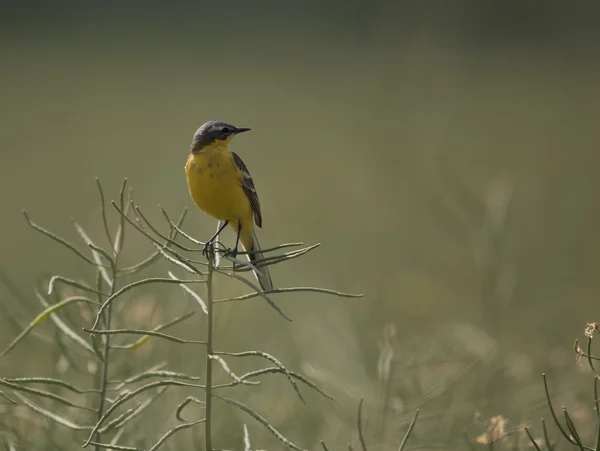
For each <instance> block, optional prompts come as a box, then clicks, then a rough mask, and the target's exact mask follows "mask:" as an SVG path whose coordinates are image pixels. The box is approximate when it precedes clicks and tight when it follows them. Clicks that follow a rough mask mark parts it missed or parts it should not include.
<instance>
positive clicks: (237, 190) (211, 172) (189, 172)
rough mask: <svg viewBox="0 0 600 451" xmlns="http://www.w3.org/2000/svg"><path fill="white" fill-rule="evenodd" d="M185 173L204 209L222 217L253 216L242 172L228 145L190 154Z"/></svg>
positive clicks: (224, 219) (218, 217)
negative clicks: (242, 181) (243, 185)
mask: <svg viewBox="0 0 600 451" xmlns="http://www.w3.org/2000/svg"><path fill="white" fill-rule="evenodd" d="M185 176H186V178H187V182H188V187H189V190H190V195H191V196H192V199H193V200H194V203H195V204H196V205H197V206H198V208H200V209H201V210H203V211H204V212H206V213H208V214H209V215H211V216H213V217H214V218H216V219H219V220H222V221H235V220H238V219H242V220H247V219H248V218H252V206H251V205H250V201H249V200H248V197H247V196H246V193H245V192H244V190H243V188H242V184H241V180H242V174H241V173H240V171H239V169H238V167H237V166H236V164H235V162H234V161H233V157H232V155H231V152H230V151H229V150H228V149H227V148H226V147H224V146H208V147H206V148H204V149H202V151H200V152H199V153H197V154H190V156H189V157H188V160H187V163H186V165H185Z"/></svg>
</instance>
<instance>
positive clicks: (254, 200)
mask: <svg viewBox="0 0 600 451" xmlns="http://www.w3.org/2000/svg"><path fill="white" fill-rule="evenodd" d="M231 154H232V155H233V161H234V162H235V164H236V166H237V167H238V168H239V170H240V171H241V172H242V174H243V176H244V178H243V179H242V188H244V192H245V193H246V196H248V199H249V200H250V204H251V205H252V211H253V212H254V222H256V225H257V226H258V227H262V214H261V212H260V201H259V200H258V194H257V192H256V188H255V187H254V180H252V176H251V175H250V171H248V168H247V167H246V165H245V164H244V161H243V160H242V159H241V158H240V156H239V155H238V154H237V153H235V152H231Z"/></svg>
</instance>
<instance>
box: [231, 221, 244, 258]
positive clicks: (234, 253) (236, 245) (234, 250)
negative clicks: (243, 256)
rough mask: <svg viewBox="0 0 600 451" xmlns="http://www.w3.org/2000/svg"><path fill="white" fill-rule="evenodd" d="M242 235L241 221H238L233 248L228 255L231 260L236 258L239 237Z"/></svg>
mask: <svg viewBox="0 0 600 451" xmlns="http://www.w3.org/2000/svg"><path fill="white" fill-rule="evenodd" d="M241 233H242V221H241V220H238V228H237V237H236V238H235V247H234V248H233V249H232V250H231V251H229V255H231V256H232V257H233V258H235V257H237V253H238V246H239V245H240V235H241Z"/></svg>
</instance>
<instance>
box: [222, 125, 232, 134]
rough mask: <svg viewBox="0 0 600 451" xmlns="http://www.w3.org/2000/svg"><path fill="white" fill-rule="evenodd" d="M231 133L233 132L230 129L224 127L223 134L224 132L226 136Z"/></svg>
mask: <svg viewBox="0 0 600 451" xmlns="http://www.w3.org/2000/svg"><path fill="white" fill-rule="evenodd" d="M230 131H231V130H229V128H228V127H223V128H222V129H221V132H223V133H225V134H227V133H229V132H230Z"/></svg>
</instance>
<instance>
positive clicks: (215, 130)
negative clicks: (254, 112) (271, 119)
mask: <svg viewBox="0 0 600 451" xmlns="http://www.w3.org/2000/svg"><path fill="white" fill-rule="evenodd" d="M248 130H250V129H249V128H241V127H236V126H235V125H231V124H228V123H227V122H223V121H209V122H207V123H206V124H204V125H202V126H201V127H200V128H199V129H198V130H196V133H194V139H193V140H192V152H199V151H201V150H202V149H203V148H204V147H206V146H208V145H210V144H215V143H217V144H219V143H221V144H229V142H230V141H231V139H232V138H233V137H234V136H235V135H237V134H238V133H243V132H247V131H248Z"/></svg>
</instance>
